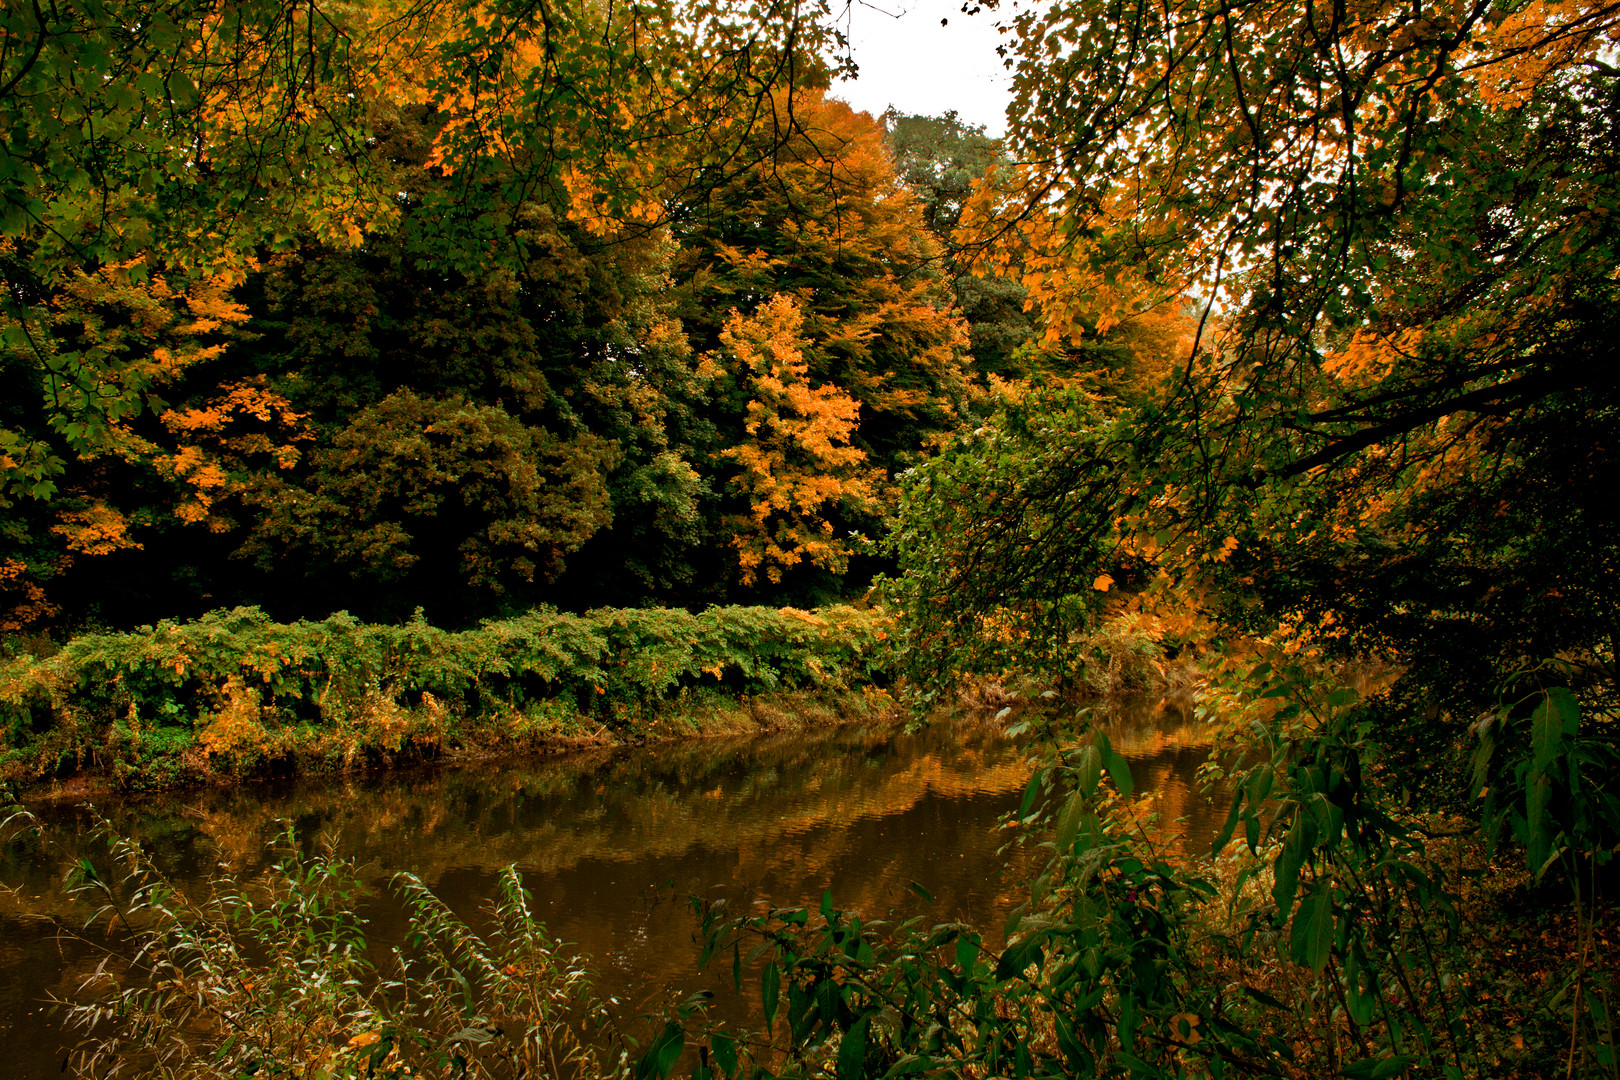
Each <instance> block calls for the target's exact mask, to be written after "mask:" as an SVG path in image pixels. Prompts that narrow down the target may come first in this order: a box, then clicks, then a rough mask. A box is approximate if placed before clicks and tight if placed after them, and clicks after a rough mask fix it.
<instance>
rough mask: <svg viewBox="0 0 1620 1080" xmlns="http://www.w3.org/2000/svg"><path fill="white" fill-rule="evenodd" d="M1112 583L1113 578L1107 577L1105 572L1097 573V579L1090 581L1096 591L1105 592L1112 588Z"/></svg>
mask: <svg viewBox="0 0 1620 1080" xmlns="http://www.w3.org/2000/svg"><path fill="white" fill-rule="evenodd" d="M1113 585H1114V579H1113V578H1111V577H1109V576H1108V575H1107V574H1098V575H1097V580H1096V581H1093V582H1092V583H1091V587H1092V588H1093V589H1096V590H1097V591H1098V592H1107V591H1108V590H1109V589H1111V588H1113Z"/></svg>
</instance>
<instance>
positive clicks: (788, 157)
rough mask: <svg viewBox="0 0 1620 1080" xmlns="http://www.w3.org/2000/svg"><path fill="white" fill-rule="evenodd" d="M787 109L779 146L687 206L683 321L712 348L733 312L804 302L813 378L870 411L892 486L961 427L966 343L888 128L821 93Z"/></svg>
mask: <svg viewBox="0 0 1620 1080" xmlns="http://www.w3.org/2000/svg"><path fill="white" fill-rule="evenodd" d="M778 100H779V104H778V105H777V108H778V109H779V110H780V111H781V113H782V115H783V117H784V120H785V122H786V121H787V118H789V117H790V118H791V119H790V123H791V128H790V130H789V132H788V135H787V137H786V138H784V139H782V140H781V142H780V145H778V146H776V147H775V148H774V149H773V150H772V151H771V152H770V153H769V154H765V155H761V157H760V160H759V161H758V163H757V164H756V165H754V166H752V167H751V168H750V169H749V170H748V171H747V172H745V173H741V174H739V175H738V176H737V177H736V178H735V179H734V180H733V181H731V182H729V183H727V184H725V185H723V186H720V187H717V188H715V189H713V190H712V191H710V192H708V193H707V194H706V197H705V198H704V199H703V200H702V201H701V202H695V203H692V204H690V205H688V206H686V207H684V208H683V209H682V215H683V216H682V220H681V221H680V222H679V223H678V224H677V227H676V229H675V236H676V238H677V239H678V241H679V242H680V245H681V251H680V254H679V256H678V258H677V262H676V275H677V279H678V280H679V282H680V287H681V300H682V303H681V306H680V308H679V314H680V316H681V319H682V322H683V323H684V324H685V325H686V327H687V329H688V332H689V333H690V334H691V335H692V337H693V340H694V344H695V345H696V346H697V347H698V348H699V349H700V350H709V349H712V348H714V347H715V346H716V345H717V344H718V343H719V339H720V333H721V331H722V329H723V328H724V326H725V325H726V319H727V316H726V314H725V313H726V312H727V311H729V310H730V309H732V308H735V309H737V310H738V311H739V312H741V313H742V314H743V315H744V316H745V317H747V316H750V315H752V314H753V313H754V312H755V311H756V310H757V309H758V308H759V307H760V306H761V305H763V304H766V303H768V302H770V301H771V300H772V298H774V297H776V296H778V295H785V296H788V297H791V298H792V299H793V300H794V301H795V302H796V303H797V305H798V307H799V310H800V311H801V312H802V315H803V319H804V323H803V330H802V333H803V336H804V339H805V349H804V361H805V364H806V365H807V371H808V373H809V376H810V378H811V379H812V380H813V381H814V382H816V383H831V384H833V385H835V386H837V387H839V388H840V389H841V390H842V391H843V392H845V393H847V394H848V395H849V396H850V397H852V398H853V399H854V400H855V401H857V402H858V403H859V405H860V416H859V423H858V425H857V428H856V432H855V435H854V444H855V445H856V446H858V447H859V448H860V449H862V450H863V451H864V452H865V453H866V454H867V455H868V457H869V458H870V460H871V461H872V463H873V464H874V465H876V466H878V467H879V468H882V469H883V470H885V471H886V472H888V473H889V474H891V475H892V474H893V473H894V472H896V471H898V470H900V469H902V468H904V467H906V466H907V465H909V464H910V463H912V462H914V461H916V460H917V459H918V454H919V452H920V451H921V449H922V447H923V446H924V445H925V444H926V442H927V440H928V439H929V438H930V437H932V436H933V435H936V434H938V433H940V432H943V431H945V430H948V429H949V428H950V426H951V424H952V422H953V417H954V415H955V404H956V401H957V399H958V398H959V396H960V393H961V379H962V356H961V349H962V346H963V345H964V344H965V343H966V342H965V339H964V335H963V331H962V327H961V324H960V323H959V322H958V321H957V319H956V318H954V317H953V316H952V315H951V314H949V309H950V307H951V297H950V294H949V292H948V290H947V289H945V288H944V287H943V286H944V282H943V281H942V279H941V278H940V277H939V271H938V259H939V248H938V247H937V245H936V244H935V243H934V242H933V241H932V240H931V239H930V236H929V234H928V232H927V230H926V229H925V228H923V227H922V221H921V216H920V208H919V206H918V203H917V200H916V197H915V196H914V195H913V194H911V192H909V191H908V190H906V189H905V188H904V187H903V186H902V185H901V184H900V183H899V182H898V179H897V177H896V176H895V172H894V166H893V164H892V162H891V160H890V158H889V155H888V153H887V151H886V149H885V147H884V145H883V131H882V128H881V126H880V125H879V124H878V123H877V122H876V121H874V120H873V119H872V118H871V117H869V116H867V115H866V114H864V113H856V112H854V111H853V110H851V109H850V108H849V106H847V105H845V104H843V103H841V102H837V101H831V100H828V99H826V98H825V97H824V96H823V95H822V93H821V92H820V91H807V92H804V93H801V94H800V95H799V96H798V98H797V100H796V101H795V102H794V103H793V107H792V111H791V113H789V112H788V106H787V102H786V101H785V99H778Z"/></svg>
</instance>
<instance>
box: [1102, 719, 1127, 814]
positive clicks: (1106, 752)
mask: <svg viewBox="0 0 1620 1080" xmlns="http://www.w3.org/2000/svg"><path fill="white" fill-rule="evenodd" d="M1096 746H1097V751H1098V752H1099V753H1100V754H1102V760H1103V765H1104V766H1105V767H1106V768H1107V769H1108V776H1109V778H1110V779H1111V780H1113V781H1114V786H1115V787H1117V788H1118V789H1119V793H1120V794H1121V795H1123V796H1125V797H1126V798H1127V799H1128V798H1130V797H1131V792H1132V791H1134V790H1135V785H1134V784H1133V782H1132V780H1131V766H1130V764H1129V763H1128V762H1127V761H1126V760H1125V758H1124V756H1123V755H1121V754H1120V753H1119V752H1118V751H1117V750H1115V749H1114V748H1113V747H1112V746H1111V745H1109V742H1108V736H1106V735H1104V734H1103V733H1102V732H1100V731H1099V732H1097V742H1096Z"/></svg>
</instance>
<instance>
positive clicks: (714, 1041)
mask: <svg viewBox="0 0 1620 1080" xmlns="http://www.w3.org/2000/svg"><path fill="white" fill-rule="evenodd" d="M709 1047H710V1049H712V1050H713V1051H714V1062H715V1064H716V1065H719V1066H720V1072H721V1073H722V1074H723V1075H725V1076H730V1075H732V1074H733V1073H735V1072H736V1071H737V1044H736V1043H735V1042H733V1041H732V1040H731V1039H730V1038H729V1037H727V1036H725V1035H722V1034H720V1033H719V1032H718V1031H717V1032H715V1033H714V1034H713V1035H711V1036H709Z"/></svg>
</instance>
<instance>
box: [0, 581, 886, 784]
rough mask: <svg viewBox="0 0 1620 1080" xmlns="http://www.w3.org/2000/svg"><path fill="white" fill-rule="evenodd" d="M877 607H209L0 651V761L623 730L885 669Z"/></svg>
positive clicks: (180, 777)
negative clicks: (435, 619) (379, 610)
mask: <svg viewBox="0 0 1620 1080" xmlns="http://www.w3.org/2000/svg"><path fill="white" fill-rule="evenodd" d="M888 625H889V623H888V620H887V618H886V616H885V615H884V614H883V613H882V612H881V611H873V610H863V609H859V608H853V607H848V606H834V607H827V608H822V609H819V610H816V611H802V610H798V609H794V608H780V609H778V608H762V607H712V608H709V609H708V610H706V611H703V612H700V613H696V614H694V613H691V612H687V611H683V610H678V609H600V610H595V611H590V612H586V613H585V614H583V615H574V614H566V613H563V612H559V611H556V610H553V609H549V608H538V609H535V610H533V611H530V612H528V613H526V614H523V615H519V616H516V617H513V618H508V619H499V620H487V621H485V622H483V623H481V624H479V625H478V626H477V627H476V628H474V629H471V630H465V631H460V632H452V631H447V630H442V629H439V628H437V627H433V626H430V625H428V624H427V623H426V622H425V621H424V620H422V619H421V618H420V617H418V618H417V619H415V620H413V621H411V622H409V623H405V624H403V625H396V626H385V625H378V624H369V623H362V622H360V621H358V620H356V619H354V618H353V617H351V616H350V615H348V614H347V613H339V614H336V615H333V616H331V617H329V618H326V619H323V620H320V621H318V622H314V621H308V620H300V621H298V622H292V623H278V622H274V621H272V620H271V619H270V618H269V617H268V616H267V615H265V614H264V613H263V612H262V611H260V610H259V609H258V608H234V609H231V610H228V611H223V610H222V611H215V612H211V613H209V614H207V615H205V616H203V617H201V618H199V619H196V620H194V621H191V622H186V623H176V622H170V621H164V622H160V623H158V624H157V625H156V626H145V627H141V628H139V629H137V630H134V631H131V632H127V633H102V634H86V635H83V636H80V637H76V638H73V639H72V640H70V641H69V642H68V643H67V644H66V645H64V646H63V647H62V648H61V649H59V650H58V651H56V652H54V653H51V654H50V655H45V656H35V655H26V654H22V653H16V654H13V655H9V656H5V657H3V658H0V723H3V724H4V736H3V738H4V742H3V745H0V768H3V776H4V778H5V779H6V780H8V781H10V782H13V783H18V782H21V783H27V782H30V781H37V780H39V779H44V778H49V777H52V776H59V775H63V774H66V773H69V772H72V771H75V770H78V769H81V768H85V767H92V768H94V767H99V768H100V769H101V770H103V771H105V772H108V773H110V774H111V775H113V776H114V778H115V779H117V780H118V781H119V782H120V783H122V784H125V785H126V786H138V787H156V786H165V785H167V784H172V783H179V782H185V781H186V780H187V779H192V778H198V777H200V776H201V775H203V774H207V773H218V772H228V773H234V774H245V773H252V772H263V771H267V770H274V769H276V768H278V767H282V766H287V765H292V764H298V763H302V764H303V765H305V766H307V765H308V764H309V763H310V761H311V760H317V759H318V760H320V761H324V762H326V763H328V764H334V765H340V766H341V765H348V764H352V763H353V762H354V761H355V760H356V758H357V757H372V756H376V755H379V754H381V755H386V756H395V755H400V754H407V755H417V756H422V755H429V754H435V753H439V752H441V751H443V750H446V749H455V748H463V747H468V746H480V745H486V746H487V745H496V744H501V743H510V742H525V741H528V742H534V741H540V740H545V739H557V738H566V737H569V736H574V737H579V736H581V735H584V734H587V733H590V732H596V733H599V734H600V733H606V732H614V733H616V734H618V735H620V736H621V737H622V736H629V737H636V736H637V735H640V734H651V733H653V732H654V730H655V729H656V726H657V724H658V723H659V722H660V720H661V719H663V718H666V717H667V716H669V715H670V714H671V712H672V711H673V707H678V706H686V705H690V704H692V703H693V702H702V701H713V700H715V699H717V698H720V699H730V700H733V701H735V700H736V699H738V698H739V697H746V696H749V695H757V694H762V693H770V692H775V691H783V690H822V691H837V690H844V689H848V688H850V687H853V686H857V685H870V684H871V683H872V681H873V680H878V681H881V679H882V678H883V673H884V671H885V670H886V666H887V665H888V663H889V651H890V650H889V645H888V641H889V635H888V633H887V627H888Z"/></svg>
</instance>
